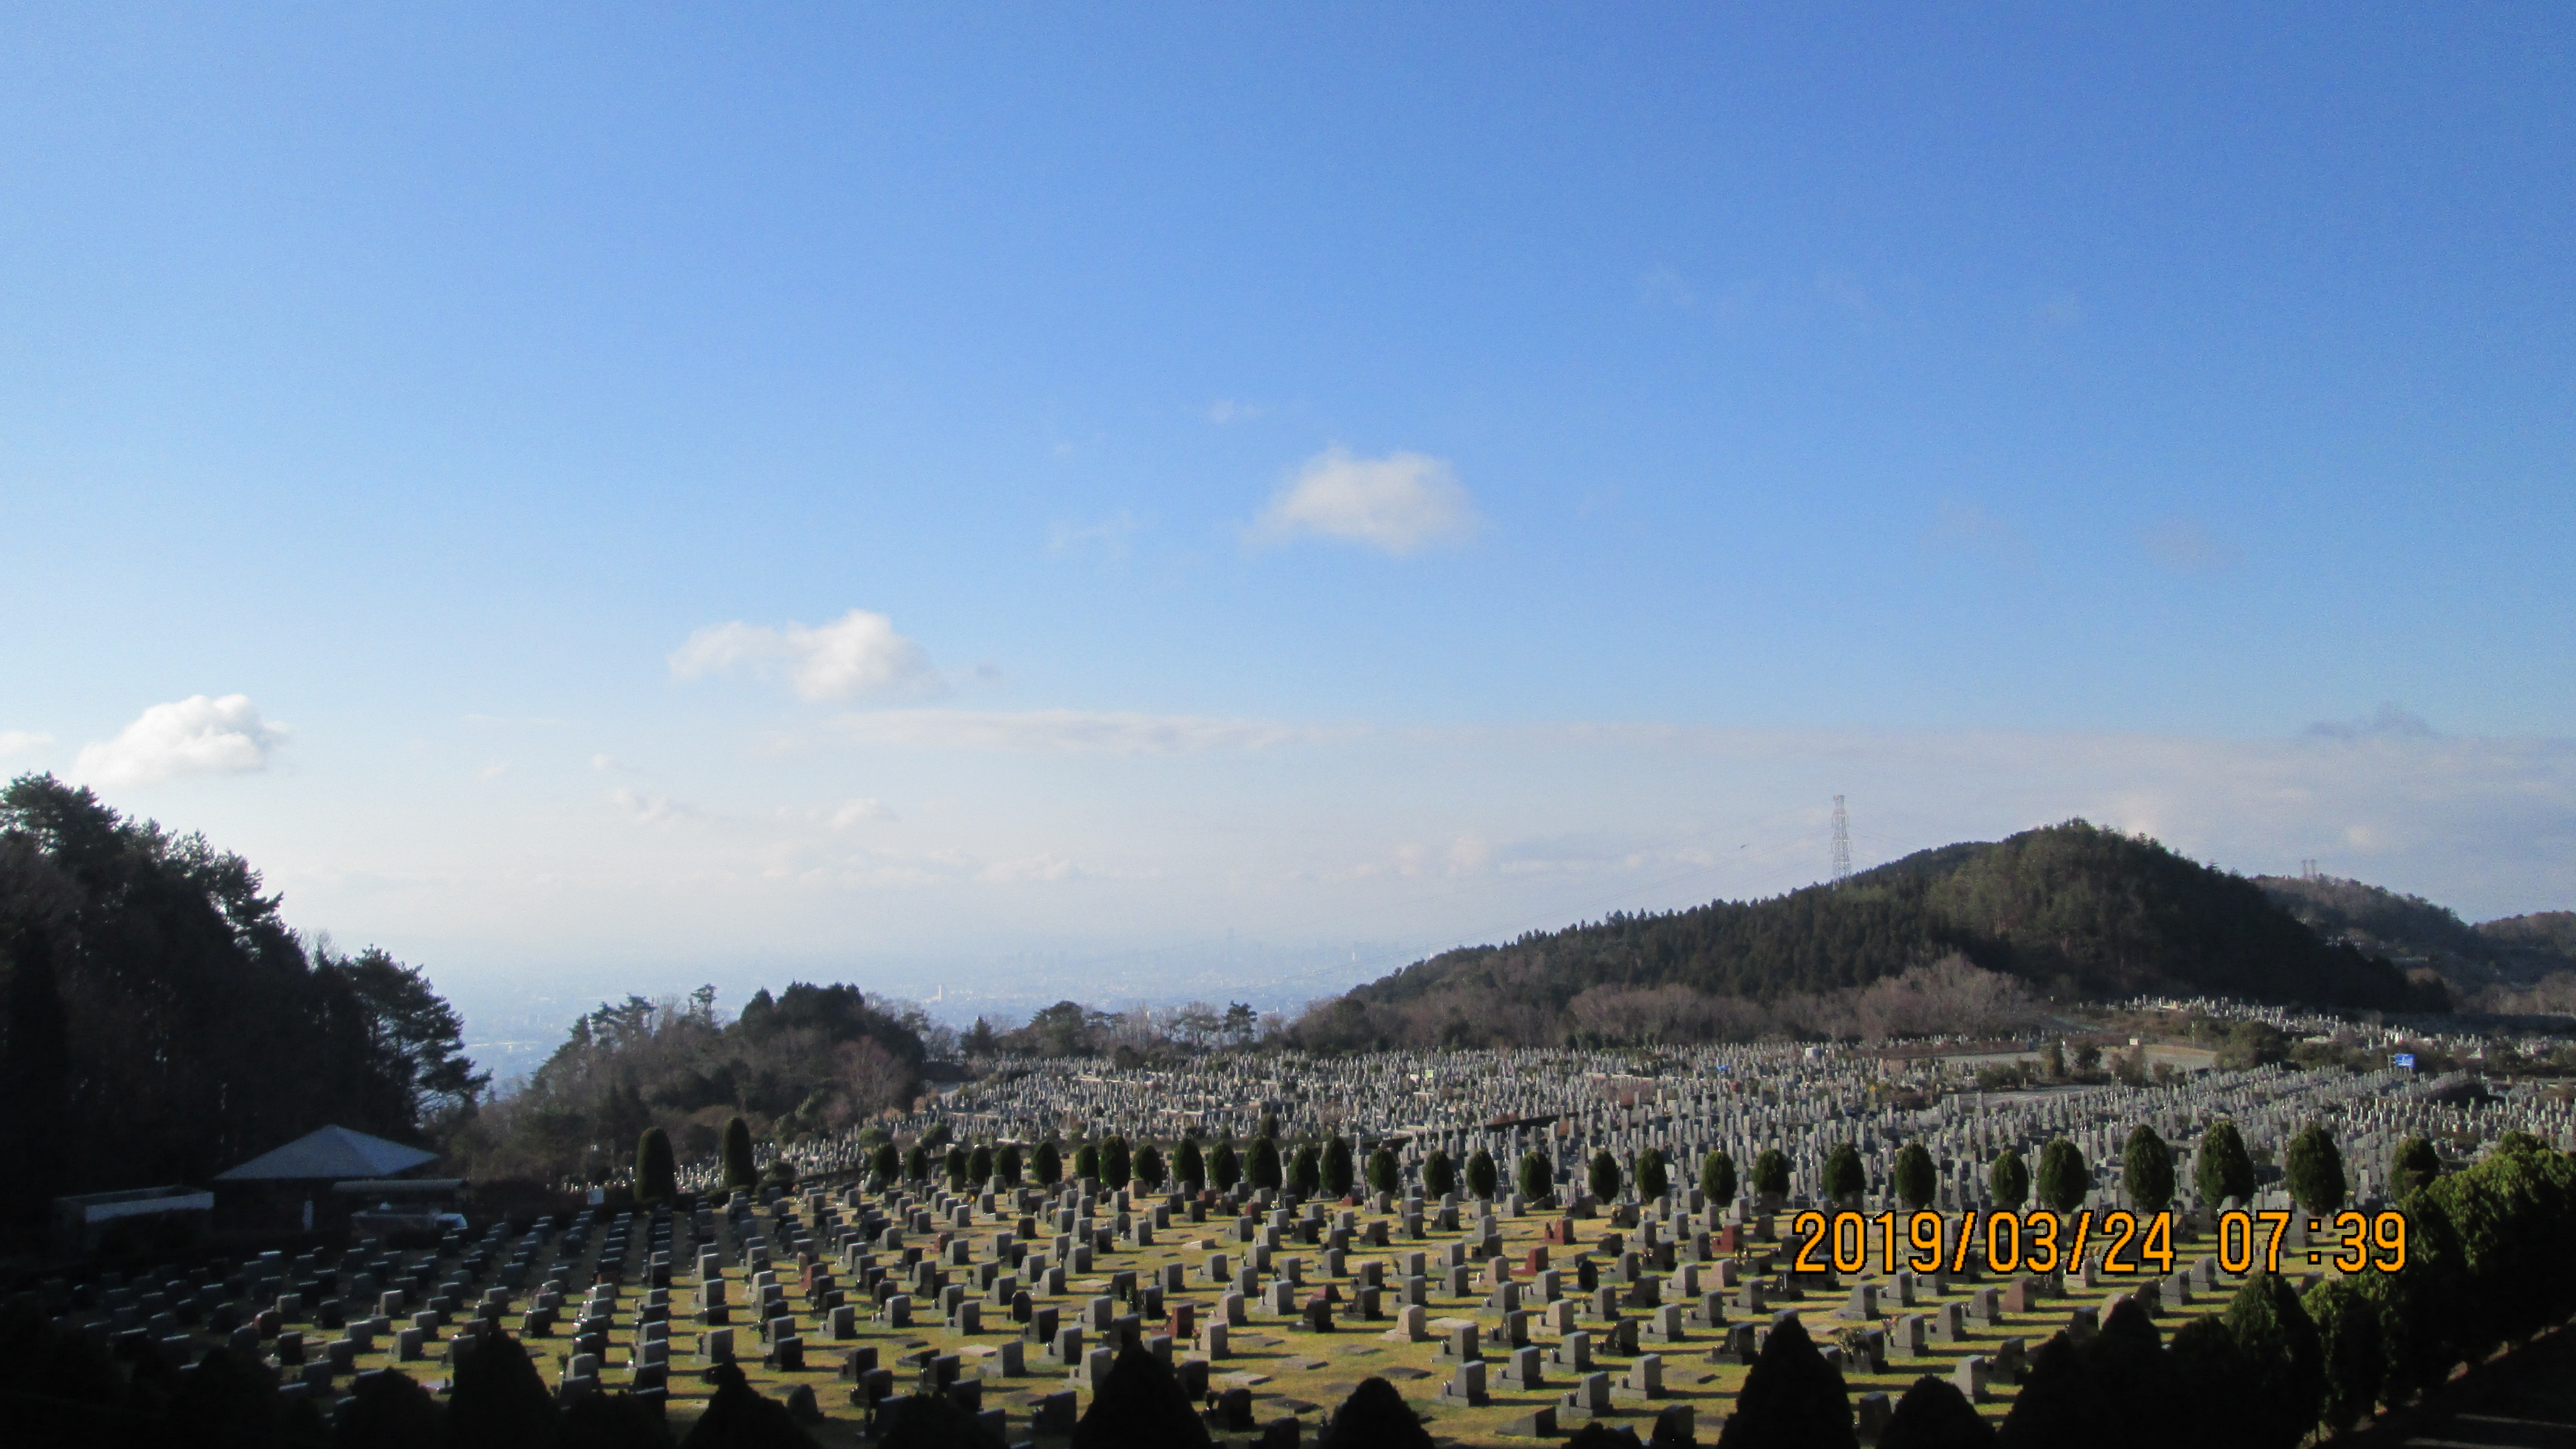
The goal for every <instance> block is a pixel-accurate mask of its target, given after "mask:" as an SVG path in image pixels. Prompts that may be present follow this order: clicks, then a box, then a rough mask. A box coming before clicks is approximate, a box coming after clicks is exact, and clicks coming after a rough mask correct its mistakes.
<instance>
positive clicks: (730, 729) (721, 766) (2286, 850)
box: [0, 5, 2576, 1040]
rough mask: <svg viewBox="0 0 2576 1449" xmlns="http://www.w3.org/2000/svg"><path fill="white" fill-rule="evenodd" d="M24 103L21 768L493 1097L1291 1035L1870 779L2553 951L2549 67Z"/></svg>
mask: <svg viewBox="0 0 2576 1449" xmlns="http://www.w3.org/2000/svg"><path fill="white" fill-rule="evenodd" d="M0 37H5V39H6V46H5V53H7V54H8V55H10V56H11V57H12V58H13V59H12V66H11V72H12V82H13V83H12V84H11V85H10V86H8V87H5V88H0V118H5V119H6V120H7V122H8V124H7V126H6V127H5V128H0V168H5V175H6V176H7V177H8V178H9V183H10V192H11V196H12V200H13V203H14V205H13V208H12V212H13V214H12V217H11V221H10V224H9V226H8V227H7V228H6V229H5V231H0V279H5V285H0V325H5V326H6V327H7V328H8V329H9V334H10V336H11V337H12V339H13V341H14V342H15V343H16V345H15V346H13V347H12V348H10V349H9V350H8V352H7V354H6V355H5V356H0V496H5V497H6V499H7V503H8V517H9V519H10V522H11V525H12V526H11V527H10V528H9V529H8V530H7V531H6V537H5V542H0V548H5V550H6V552H5V553H0V559H5V561H6V569H7V574H8V577H9V580H10V588H9V592H8V595H7V597H8V599H9V620H10V623H11V625H12V626H13V627H11V628H9V629H8V630H6V631H0V661H5V664H0V667H5V670H6V677H7V678H8V679H9V680H10V681H11V687H10V688H9V689H7V690H6V691H0V771H4V772H6V773H8V774H10V775H15V774H19V773H22V772H26V771H52V772H55V773H58V774H60V775H62V776H63V777H65V778H67V779H74V780H78V781H81V782H83V783H86V784H90V785H92V786H93V787H95V788H96V789H98V790H99V792H100V793H101V795H102V797H103V798H104V799H106V800H107V801H108V803H110V804H111V805H113V806H115V807H116V808H117V809H119V810H121V811H126V812H129V813H131V814H134V815H139V816H148V817H150V818H154V819H157V820H160V821H162V822H163V823H164V824H165V825H167V826H169V827H170V828H172V829H174V830H178V831H183V832H184V831H203V832H204V833H205V834H206V835H207V837H208V838H209V839H210V840H211V841H213V842H214V843H215V844H216V845H218V846H219V847H222V848H224V849H228V850H233V851H236V852H239V853H240V854H242V855H243V856H245V857H246V858H248V859H249V860H250V861H251V862H252V863H253V864H254V865H255V866H257V867H259V868H260V869H261V870H262V871H264V872H265V873H266V876H267V879H268V881H269V884H270V887H271V888H272V889H274V890H278V891H281V892H283V893H284V895H285V898H286V901H285V914H286V916H287V918H288V919H289V920H290V921H291V922H293V923H294V924H295V925H296V926H297V927H299V928H302V929H305V930H327V931H329V932H330V933H332V935H333V937H334V939H335V940H337V941H339V942H340V943H342V944H344V945H348V946H356V945H360V944H376V945H380V946H382V947H384V948H385V949H387V950H389V951H391V952H393V953H394V954H395V955H396V956H398V957H400V958H401V959H403V960H405V961H409V962H414V963H417V964H420V965H422V966H424V967H426V968H427V969H428V971H429V973H430V975H431V978H432V979H433V981H435V982H436V983H437V984H438V985H439V987H440V988H441V989H442V990H444V991H446V992H448V993H449V994H450V995H451V996H452V997H454V998H455V999H456V1000H457V1001H458V1002H460V1003H462V1004H464V1005H466V1006H467V1008H468V1009H469V1013H470V1014H471V1015H472V1016H473V1018H474V1022H473V1025H472V1027H471V1032H472V1034H475V1035H479V1036H483V1037H485V1038H486V1039H493V1040H497V1039H500V1033H501V1032H504V1031H507V1030H512V1029H515V1024H522V1023H525V1022H534V1021H539V1020H540V1019H545V1020H553V1019H558V1018H560V1019H568V1018H569V1016H570V1015H572V1014H577V1012H578V1010H580V1009H582V1007H584V1006H586V1005H588V1004H589V1003H590V1002H592V1001H595V1000H596V999H598V998H599V997H600V996H604V995H612V994H613V995H623V994H624V993H625V992H626V991H629V990H633V991H641V992H646V993H648V994H654V993H660V992H666V991H675V990H685V989H687V988H688V987H691V986H694V985H696V984H698V983H699V982H701V981H712V982H715V983H716V984H718V985H719V986H720V987H721V988H723V989H724V990H725V991H726V992H727V993H728V994H729V995H731V996H732V997H733V998H734V999H735V1000H736V1001H737V1002H738V1000H739V994H740V993H741V992H743V991H747V990H748V989H749V988H750V987H751V986H753V985H757V984H761V983H764V982H765V983H767V984H771V985H780V984H784V982H785V981H786V980H788V979H791V978H794V977H798V976H804V977H808V978H820V977H825V976H829V977H832V978H834V979H845V980H850V981H854V982H857V983H859V984H861V985H863V986H866V987H868V988H869V989H871V990H881V991H885V992H887V993H889V994H893V995H898V996H912V997H922V996H927V995H929V994H931V993H933V992H937V991H942V990H944V991H945V992H946V994H947V996H948V998H949V999H950V1000H954V1001H975V1000H984V1001H991V1002H995V1003H1002V1002H1021V1001H1025V1000H1037V999H1039V998H1043V1000H1052V999H1055V998H1057V997H1060V996H1062V997H1073V998H1076V999H1082V1000H1088V1001H1094V1002H1098V1003H1100V1004H1104V1005H1123V1004H1125V1003H1126V1002H1128V1001H1132V1000H1174V999H1186V998H1188V997H1190V996H1205V997H1207V998H1209V999H1217V998H1218V997H1220V996H1221V995H1224V994H1226V993H1228V992H1231V993H1233V999H1246V996H1247V995H1248V994H1250V993H1256V992H1259V993H1269V994H1270V997H1269V998H1266V999H1263V1000H1261V1001H1260V1002H1259V1003H1258V1004H1270V1001H1271V1000H1273V999H1275V1000H1277V1003H1278V1004H1279V1005H1282V1006H1286V1005H1291V1004H1293V1003H1292V1002H1289V1001H1287V1000H1285V999H1284V998H1285V997H1287V996H1289V995H1290V994H1292V993H1300V992H1302V993H1304V995H1307V996H1311V995H1318V994H1322V993H1323V992H1324V991H1325V990H1329V989H1335V988H1337V987H1339V986H1345V985H1348V984H1350V982H1352V981H1357V980H1364V979H1369V978H1371V977H1374V976H1376V975H1380V974H1383V973H1384V972H1385V971H1388V970H1391V969H1394V968H1395V967H1397V966H1401V965H1403V964H1405V963H1406V962H1407V961H1410V960H1413V959H1417V958H1418V957H1420V956H1423V955H1428V954H1431V953H1433V952H1435V951H1437V950H1440V949H1443V948H1445V947H1447V946H1451V945H1456V944H1461V943H1471V942H1481V941H1492V940H1497V939H1508V938H1509V937H1510V936H1513V935H1516V934H1519V933H1520V932H1522V931H1526V930H1535V929H1550V928H1554V927H1557V926H1562V925H1566V924H1570V923H1572V922H1574V921H1577V920H1582V919H1591V918H1597V917H1598V916H1600V915H1601V914H1603V913H1604V912H1606V911H1610V910H1662V909H1671V908H1675V907H1679V906H1687V905H1692V904H1697V903H1700V902H1704V901H1707V900H1710V899H1713V898H1720V897H1744V896H1758V895H1770V894H1776V893H1778V892H1780V891H1782V890H1786V889H1789V888H1792V887H1794V886H1796V885H1800V884H1804V883H1806V882H1808V881H1812V880H1815V879H1820V878H1822V877H1823V876H1824V875H1825V873H1826V870H1827V845H1826V836H1827V829H1828V816H1829V812H1830V810H1831V801H1832V797H1833V796H1835V795H1837V794H1840V795H1844V796H1847V797H1848V799H1849V801H1850V808H1851V813H1852V822H1853V830H1854V837H1855V846H1856V852H1855V853H1856V856H1857V857H1858V863H1859V864H1861V865H1863V866H1867V865H1869V864H1874V863H1877V862H1880V861H1885V860H1889V859H1893V858H1895V857H1897V856H1901V855H1903V854H1905V853H1907V852H1909V851H1912V850H1917V849H1922V848H1925V847H1929V846H1936V845H1942V844H1947V843H1950V842H1953V841H1957V840H1965V839H1994V838H1998V837H2000V836H2003V835H2006V834H2009V833H2012V832H2014V831H2017V830H2023V829H2028V828H2031V827H2033V826H2038V825H2045V824H2050V823H2054V822H2057V821H2061V820H2064V819H2068V818H2071V817H2076V816H2082V817H2085V818H2088V819H2091V820H2094V821H2096V822H2097V823H2100V824H2104V825H2109V826H2116V827H2118V828H2121V829H2124V830H2133V831H2145V832H2147V833H2150V834H2153V835H2155V836H2157V837H2158V838H2159V839H2162V840H2164V841H2166V842H2167V843H2168V844H2170V845H2172V846H2173V847H2174V848H2176V849H2177V850H2180V851H2183V852H2184V853H2186V854H2189V855H2191V856H2193V857H2194V858H2197V859H2203V860H2208V861H2212V862H2214V863H2216V864H2219V865H2221V866H2224V867H2226V868H2228V869H2232V870H2237V871H2241V872H2244V873H2247V874H2259V873H2293V872H2295V871H2296V870H2297V869H2298V868H2299V864H2300V862H2301V861H2303V860H2307V859H2314V860H2316V861H2318V862H2319V865H2320V868H2321V869H2323V870H2325V871H2327V872H2329V873H2332V874H2336V875H2342V876H2349V877H2353V878H2356V879H2360V880H2364V881H2368V882H2370V883H2373V884H2377V885H2383V886H2386V887H2389V888H2391V889H2395V890H2399V891H2403V892H2408V893H2413V894H2419V895H2422V896H2425V897H2427V898H2429V899H2431V900H2434V901H2436V902H2438V903H2441V904H2443V905H2447V906H2451V907H2453V908H2454V909H2456V910H2458V911H2459V912H2460V914H2461V915H2462V916H2463V917H2465V918H2468V919H2471V920H2476V919H2484V918H2491V917H2495V916H2501V915H2508V914H2517V913H2521V912H2527V911H2533V910H2545V909H2563V908H2568V907H2570V906H2576V723H2571V705H2576V674H2572V673H2571V661H2576V650H2571V648H2570V647H2569V646H2570V643H2571V640H2570V637H2569V634H2570V621H2571V620H2576V574H2572V573H2571V571H2570V570H2569V569H2568V568H2567V567H2566V558H2567V555H2568V544H2569V543H2570V541H2571V540H2572V539H2576V477H2571V473H2576V409H2571V408H2570V407H2569V405H2568V403H2569V398H2570V395H2571V389H2570V383H2571V381H2576V366H2572V364H2576V257H2571V255H2570V254H2569V252H2568V250H2567V248H2566V247H2565V246H2564V239H2565V238H2566V237H2567V236H2568V235H2570V234H2571V233H2576V225H2571V223H2576V191H2571V190H2570V189H2569V188H2567V187H2566V186H2565V185H2563V184H2561V183H2562V182H2563V178H2564V176H2565V175H2566V173H2567V169H2568V163H2569V161H2570V159H2571V157H2576V144H2571V143H2576V134H2571V132H2576V111H2571V109H2570V108H2569V107H2568V106H2567V105H2566V104H2565V101H2566V86H2565V76H2566V73H2567V66H2568V62H2569V60H2570V58H2571V48H2576V47H2571V40H2576V14H2571V13H2570V12H2568V11H2566V10H2565V9H2563V8H2546V7H2494V8H2487V9H2480V10H2475V11H2460V12H2428V11H2424V10H2421V9H2416V8H2406V7H2396V6H2362V7H2350V6H2338V7H2331V8H2329V7H2322V6H2320V7H2306V8H2299V7H2293V8H2289V9H2281V10H2273V11H2267V12H2263V13H2260V14H2252V15H2248V14H2244V13H2240V12H2237V11H2232V10H2228V9H2225V8H2222V7H2208V8H2202V9H2192V8H2184V7H2157V8H2153V9H2147V10H2141V11H2137V12H2133V13H2125V14H2115V13H2111V12H2080V13H2079V12H2069V11H2066V10H2063V9H2060V8H2051V7H2036V6H2034V7H2005V8H2000V9H1995V10H1990V11H1981V12H1977V13H1975V14H1972V15H1961V14H1939V15H1934V14H1924V15H1915V16H1905V15H1890V14H1877V13H1869V12H1851V13H1845V14H1808V13H1790V14H1781V15H1777V16H1772V15H1764V14H1759V13H1753V12H1710V11H1706V10H1702V9H1697V8H1689V7H1670V8H1645V9H1639V10H1634V11H1626V12H1620V13H1617V14H1599V13H1587V12H1573V11H1563V10H1552V9H1542V8H1510V7H1506V8H1502V9H1495V8H1491V7H1450V8H1444V7H1429V8H1420V9H1413V10H1407V11H1404V12H1400V13H1373V12H1367V11H1360V10H1331V9H1327V10H1315V11H1305V12H1279V13H1262V14H1253V13H1233V12H1210V11H1203V10H1195V9H1187V8H1177V7H1176V8H1169V9H1157V8H1140V9H1133V10H1127V11H1121V12H1117V13H1111V14H1091V15H1081V16H1069V15H1068V16H1058V15H1050V14H1047V13H1044V12H1036V11H1029V12H1016V11H1012V12H1001V11H994V12H976V13H949V12H937V11H931V12H919V13H909V14H898V13H871V14H867V15H860V16H844V15H805V14H800V13H795V12H787V13H762V14H739V13H728V12H712V11H692V10H687V9H679V8H665V9H647V10H643V11H633V12H629V11H607V10H581V9H576V10H572V11H568V12H559V13H549V14H541V15H530V14H526V13H522V12H521V11H518V10H514V9H509V8H505V7H498V6H474V5H468V6H458V7H451V8H448V9H443V10H441V11H439V12H436V13H434V14H418V15H411V14H405V15H392V14H382V13H375V14H368V13H350V14H338V13H314V12H310V11H304V10H290V9H286V8H282V7H268V6H260V5H250V6H241V7H232V8H228V9H226V10H224V11H222V12H220V13H211V14H210V13H206V12H202V11H197V10H191V9H187V8H184V7H157V6H134V7H96V8H84V9H82V10H80V11H77V12H60V13H48V12H41V11H27V12H22V13H19V14H15V15H12V16H9V17H7V18H5V19H0ZM2553 177H2555V178H2560V181H2559V182H2553V181H2552V180H2551V178H2553ZM1345 967H1346V968H1348V976H1347V979H1336V978H1335V976H1334V973H1335V971H1336V970H1339V969H1342V968H1345ZM616 983H625V984H616ZM1325 983H1329V984H1325ZM594 984H596V988H595V989H594ZM1310 984H1313V985H1315V986H1316V989H1314V990H1308V989H1307V988H1308V986H1309V985H1310ZM1165 987H1168V988H1169V989H1168V990H1166V989H1161V988H1165ZM1299 999H1302V997H1300V998H1299ZM1043 1000H1039V1004H1043Z"/></svg>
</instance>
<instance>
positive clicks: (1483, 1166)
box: [1467, 1147, 1502, 1201]
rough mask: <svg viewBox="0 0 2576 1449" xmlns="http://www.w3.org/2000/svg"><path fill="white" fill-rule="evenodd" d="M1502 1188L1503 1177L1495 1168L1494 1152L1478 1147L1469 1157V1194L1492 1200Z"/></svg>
mask: <svg viewBox="0 0 2576 1449" xmlns="http://www.w3.org/2000/svg"><path fill="white" fill-rule="evenodd" d="M1501 1188H1502V1177H1501V1175H1500V1174H1498V1173H1497V1172H1496V1171H1495V1170H1494V1154H1492V1153H1490V1152H1487V1151H1486V1150H1485V1149H1483V1148H1481V1147H1479V1148H1477V1149H1476V1150H1475V1152H1474V1153H1473V1154H1472V1155H1470V1156H1469V1157H1468V1159H1467V1192H1468V1194H1469V1195H1470V1196H1473V1197H1477V1198H1483V1199H1486V1200H1488V1201H1490V1200H1491V1199H1492V1198H1493V1196H1494V1194H1495V1193H1496V1192H1498V1191H1500V1190H1501Z"/></svg>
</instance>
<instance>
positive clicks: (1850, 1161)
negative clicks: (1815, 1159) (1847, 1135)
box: [1825, 1142, 1869, 1203]
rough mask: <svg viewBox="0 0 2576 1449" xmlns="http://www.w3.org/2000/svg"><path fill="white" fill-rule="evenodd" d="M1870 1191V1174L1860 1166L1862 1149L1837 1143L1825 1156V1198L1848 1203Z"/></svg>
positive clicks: (1846, 1143) (1845, 1143) (1844, 1143)
mask: <svg viewBox="0 0 2576 1449" xmlns="http://www.w3.org/2000/svg"><path fill="white" fill-rule="evenodd" d="M1867 1191H1869V1173H1868V1172H1867V1170H1866V1169H1864V1168H1863V1167H1862V1166H1861V1164H1860V1149H1859V1148H1857V1147H1854V1146H1853V1145H1852V1144H1850V1143H1848V1142H1842V1143H1837V1144H1835V1146H1834V1150H1833V1151H1831V1152H1828V1153H1826V1154H1825V1196H1827V1197H1829V1198H1832V1199H1833V1200H1834V1201H1836V1202H1840V1203H1848V1202H1852V1201H1854V1200H1855V1199H1857V1198H1858V1197H1859V1196H1860V1195H1861V1194H1862V1193H1865V1192H1867Z"/></svg>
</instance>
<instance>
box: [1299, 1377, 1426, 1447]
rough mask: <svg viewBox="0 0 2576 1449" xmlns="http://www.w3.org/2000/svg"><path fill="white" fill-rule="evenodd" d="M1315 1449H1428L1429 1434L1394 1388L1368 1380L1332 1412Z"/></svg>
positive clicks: (1377, 1379)
mask: <svg viewBox="0 0 2576 1449" xmlns="http://www.w3.org/2000/svg"><path fill="white" fill-rule="evenodd" d="M1315 1449H1431V1431H1430V1430H1428V1429H1425V1428H1423V1427H1422V1419H1421V1417H1420V1416H1419V1415H1417V1414H1415V1413H1414V1412H1413V1409H1412V1407H1411V1406H1410V1405H1408V1404H1406V1403H1405V1402H1404V1396H1403V1395H1402V1394H1399V1393H1397V1392H1396V1390H1395V1385H1393V1384H1390V1383H1388V1382H1387V1381H1386V1380H1384V1379H1382V1378H1367V1379H1363V1380H1361V1381H1360V1386H1359V1387H1358V1388H1356V1389H1353V1390H1351V1396H1350V1397H1349V1398H1347V1399H1344V1400H1342V1406H1341V1407H1340V1408H1338V1409H1335V1410H1334V1411H1333V1417H1332V1419H1331V1420H1330V1421H1328V1422H1327V1423H1326V1424H1325V1425H1324V1432H1323V1434H1322V1435H1321V1436H1320V1437H1319V1438H1317V1439H1316V1441H1315Z"/></svg>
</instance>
